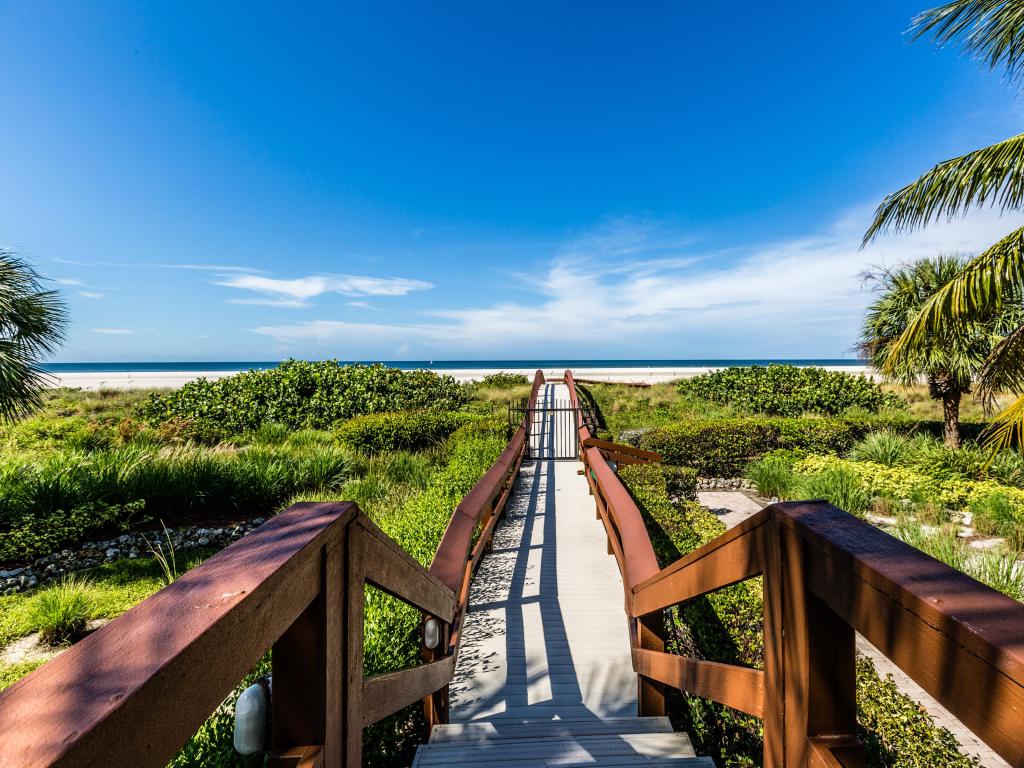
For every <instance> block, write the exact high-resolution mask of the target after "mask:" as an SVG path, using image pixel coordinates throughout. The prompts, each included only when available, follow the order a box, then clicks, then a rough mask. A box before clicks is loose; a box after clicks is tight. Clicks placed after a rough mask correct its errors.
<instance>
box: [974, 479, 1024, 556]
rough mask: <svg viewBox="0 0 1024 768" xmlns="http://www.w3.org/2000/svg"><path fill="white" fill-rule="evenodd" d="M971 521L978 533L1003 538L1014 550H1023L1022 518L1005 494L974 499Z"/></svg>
mask: <svg viewBox="0 0 1024 768" xmlns="http://www.w3.org/2000/svg"><path fill="white" fill-rule="evenodd" d="M970 511H971V520H972V522H973V524H974V528H975V530H977V531H978V533H986V534H991V535H995V536H1005V537H1006V539H1007V540H1008V541H1009V542H1010V543H1011V544H1012V545H1013V546H1014V547H1016V548H1018V549H1020V548H1024V516H1022V513H1021V509H1020V506H1019V505H1015V504H1014V503H1013V502H1012V501H1011V500H1010V497H1009V496H1008V495H1007V494H1006V493H1000V492H996V493H989V494H986V495H984V496H978V497H976V498H975V499H974V500H973V501H972V502H971V505H970Z"/></svg>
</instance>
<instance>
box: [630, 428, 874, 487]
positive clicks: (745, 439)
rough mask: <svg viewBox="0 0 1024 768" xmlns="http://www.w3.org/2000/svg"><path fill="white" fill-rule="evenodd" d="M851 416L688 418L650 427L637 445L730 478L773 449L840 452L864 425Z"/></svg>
mask: <svg viewBox="0 0 1024 768" xmlns="http://www.w3.org/2000/svg"><path fill="white" fill-rule="evenodd" d="M869 423H870V422H861V421H858V420H855V419H815V418H804V419H786V418H757V417H742V416H741V417H731V418H720V419H691V420H687V421H679V422H676V423H674V424H671V425H669V426H666V427H661V428H659V429H653V430H650V431H649V432H646V433H644V434H643V435H641V436H640V438H639V440H638V441H637V442H638V443H639V446H640V447H641V448H646V449H647V450H651V451H657V452H658V453H660V454H661V455H662V457H663V458H664V460H665V462H666V463H668V464H676V465H679V466H685V467H692V468H693V469H696V470H697V472H698V473H699V474H701V475H703V476H705V477H736V476H738V475H740V474H742V472H743V470H744V468H746V466H747V464H749V463H750V462H751V461H753V460H755V459H757V458H759V457H761V456H763V455H765V454H766V453H770V452H772V451H775V450H778V449H803V450H807V451H812V452H818V453H845V452H846V451H847V450H849V448H850V447H851V446H852V445H853V444H854V442H855V441H856V440H857V439H859V438H860V437H861V436H862V435H864V434H865V433H866V432H867V431H868V429H869Z"/></svg>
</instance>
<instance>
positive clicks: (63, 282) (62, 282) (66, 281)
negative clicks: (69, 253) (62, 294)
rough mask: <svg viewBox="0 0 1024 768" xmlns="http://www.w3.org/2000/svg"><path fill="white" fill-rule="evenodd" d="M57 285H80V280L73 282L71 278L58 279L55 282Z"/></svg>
mask: <svg viewBox="0 0 1024 768" xmlns="http://www.w3.org/2000/svg"><path fill="white" fill-rule="evenodd" d="M54 282H55V283H58V284H59V285H81V284H82V281H81V280H75V279H74V278H73V277H58V278H57V279H56V280H55V281H54Z"/></svg>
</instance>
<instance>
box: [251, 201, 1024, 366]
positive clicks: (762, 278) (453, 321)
mask: <svg viewBox="0 0 1024 768" xmlns="http://www.w3.org/2000/svg"><path fill="white" fill-rule="evenodd" d="M870 213H871V207H870V206H865V207H863V208H858V209H854V210H850V211H845V212H843V213H842V214H841V215H839V216H837V217H836V218H835V219H834V221H833V223H831V224H830V225H828V226H825V227H823V228H822V229H821V230H820V231H818V232H811V233H807V234H805V235H801V236H797V237H793V238H788V239H782V240H778V241H774V242H766V243H760V244H754V245H751V246H747V247H742V248H730V249H729V250H728V251H708V250H701V249H700V248H699V247H698V246H699V242H698V241H697V240H696V239H695V238H693V237H690V236H688V235H687V233H685V232H673V231H672V230H671V228H668V229H666V227H665V226H664V225H659V224H658V223H656V222H655V223H652V222H649V221H636V220H616V221H614V222H612V223H611V224H610V225H608V226H606V227H605V228H603V229H602V230H599V231H596V232H592V233H586V234H585V235H584V236H582V237H580V238H578V239H576V240H574V241H572V242H570V243H567V244H565V245H564V246H563V247H562V248H560V249H559V250H558V251H557V252H556V253H554V254H553V255H552V257H551V258H550V260H549V261H548V263H547V264H546V265H544V266H543V267H542V268H541V269H540V270H538V271H537V272H536V273H535V274H536V275H538V276H535V277H532V278H530V279H529V285H530V289H531V291H532V293H533V296H534V299H533V300H532V301H517V302H502V303H496V304H493V305H485V306H478V307H469V308H455V309H445V310H438V311H435V312H433V313H430V314H429V315H426V316H424V319H423V321H422V322H413V323H402V324H381V323H351V322H346V321H340V320H333V319H320V320H314V321H311V322H308V323H287V324H281V325H268V326H262V327H260V328H256V329H254V330H255V332H257V333H260V334H264V335H267V336H270V337H272V338H274V339H276V340H278V341H279V342H281V343H282V344H283V345H285V346H286V347H289V348H308V347H309V346H310V345H313V346H316V347H317V348H318V349H320V350H322V351H332V352H336V353H338V354H340V355H342V356H353V355H363V356H365V355H367V354H370V355H373V354H374V350H377V354H378V355H379V353H380V352H379V351H380V350H381V349H385V348H388V347H392V346H393V345H394V344H396V343H397V344H404V345H407V348H408V349H411V350H412V351H413V352H414V353H416V352H418V353H420V354H423V355H424V356H430V355H434V354H435V353H436V354H446V355H458V354H478V355H484V356H486V355H487V354H488V353H490V352H492V351H493V350H494V349H495V348H500V349H501V350H502V352H503V354H506V355H508V354H519V353H522V354H524V355H525V356H534V357H535V356H538V355H541V354H545V353H549V354H555V355H559V356H561V355H572V354H576V355H577V356H582V354H583V351H584V350H591V351H596V350H601V349H606V348H609V347H610V346H611V345H615V346H616V347H617V348H619V349H622V348H626V349H630V350H632V351H633V354H635V355H636V356H638V357H644V356H653V357H677V356H678V357H690V356H694V357H696V356H709V357H710V356H714V357H719V358H728V357H737V356H757V357H762V356H782V355H787V354H789V355H811V356H815V355H823V354H827V355H840V354H843V353H844V352H846V351H848V350H849V349H850V348H851V347H852V345H853V344H854V342H855V341H856V337H857V329H858V327H859V323H860V319H861V317H862V315H863V310H864V306H865V305H866V303H867V302H868V300H869V299H870V294H869V293H868V292H867V291H865V290H864V289H863V288H862V286H861V280H860V275H861V273H862V272H863V271H864V270H865V269H866V268H869V267H871V266H872V265H875V264H881V263H888V264H892V263H895V262H898V261H903V260H908V259H915V258H920V257H922V256H926V255H934V254H936V253H939V252H942V251H947V252H949V251H962V252H976V251H978V250H980V249H981V248H984V247H985V246H987V245H989V244H991V243H992V242H994V241H995V240H996V239H997V238H998V237H1000V236H1001V235H1003V234H1005V233H1006V232H1007V231H1009V230H1010V228H1011V227H1012V226H1015V225H1016V226H1020V225H1021V224H1022V223H1024V221H1019V220H1018V219H1019V217H1018V219H1011V218H1004V219H1001V218H1000V217H998V215H996V214H994V213H990V212H981V213H979V214H977V215H974V216H971V217H970V218H968V219H964V220H961V221H956V222H953V223H951V224H945V225H942V226H936V227H932V228H929V229H926V230H924V231H922V232H917V233H914V234H913V235H910V236H901V237H890V238H884V239H882V240H880V241H879V242H877V243H875V244H873V245H872V246H871V247H870V248H868V249H866V250H863V251H862V250H860V247H859V246H860V237H861V234H862V232H863V231H864V229H865V227H866V225H867V222H868V221H869V218H870ZM609 254H615V255H616V258H615V259H609V258H607V257H608V255H609Z"/></svg>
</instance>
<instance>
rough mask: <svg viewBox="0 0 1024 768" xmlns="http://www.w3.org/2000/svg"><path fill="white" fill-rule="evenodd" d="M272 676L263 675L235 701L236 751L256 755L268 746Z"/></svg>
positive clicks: (241, 753)
mask: <svg viewBox="0 0 1024 768" xmlns="http://www.w3.org/2000/svg"><path fill="white" fill-rule="evenodd" d="M270 695H271V691H270V678H269V677H263V678H260V679H259V680H257V681H256V682H255V683H253V684H252V685H250V686H249V687H248V688H246V689H245V690H244V691H242V693H241V694H240V695H239V697H238V701H236V702H235V736H234V745H235V751H236V752H237V753H238V754H240V755H256V754H259V753H260V752H263V751H264V750H265V749H266V748H267V732H268V731H269V725H270Z"/></svg>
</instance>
